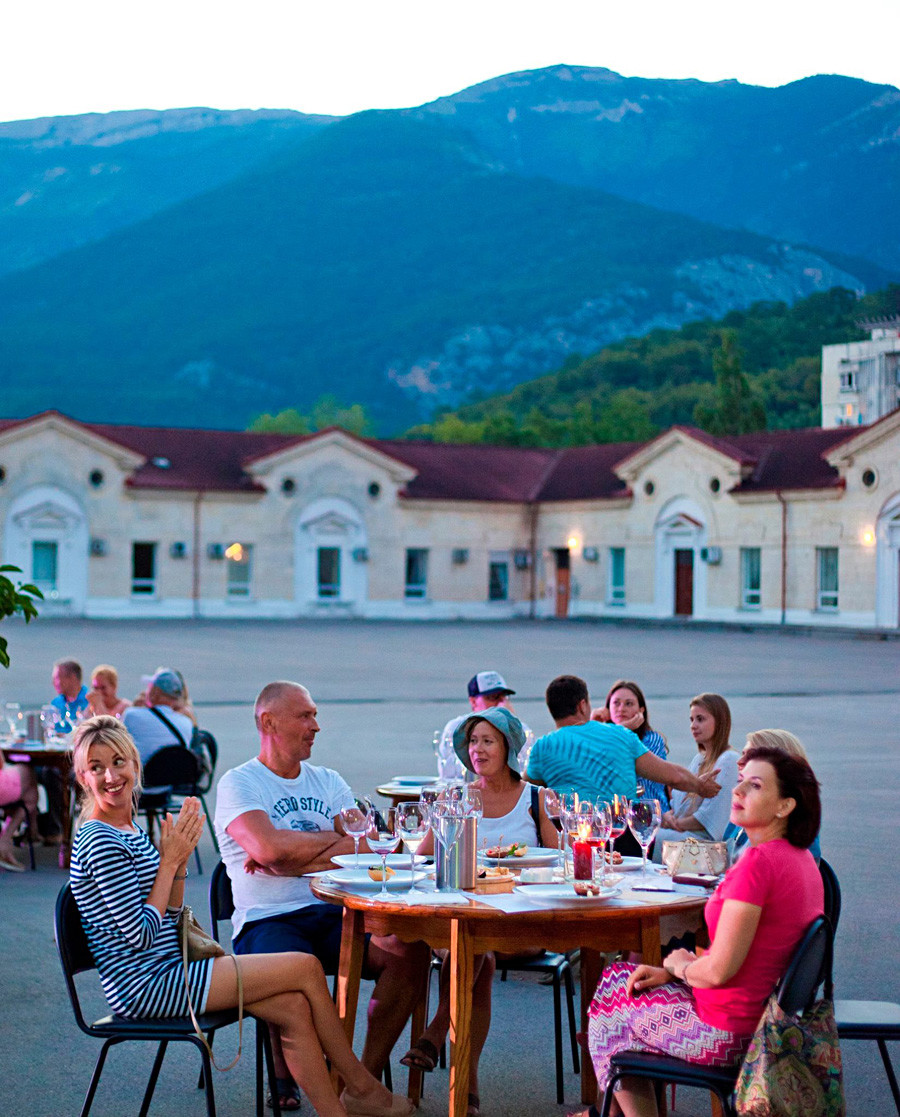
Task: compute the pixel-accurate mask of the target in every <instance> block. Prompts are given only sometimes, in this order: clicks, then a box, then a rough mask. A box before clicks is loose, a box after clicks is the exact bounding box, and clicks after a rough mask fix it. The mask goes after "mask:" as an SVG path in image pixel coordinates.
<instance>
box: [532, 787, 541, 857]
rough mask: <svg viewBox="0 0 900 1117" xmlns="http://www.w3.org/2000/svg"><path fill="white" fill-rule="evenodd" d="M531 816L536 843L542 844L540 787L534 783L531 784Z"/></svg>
mask: <svg viewBox="0 0 900 1117" xmlns="http://www.w3.org/2000/svg"><path fill="white" fill-rule="evenodd" d="M531 817H532V818H533V819H534V826H535V829H536V830H537V836H538V845H540V846H542V845H543V844H544V838H543V835H542V834H541V789H540V788H539V787H538V785H537V784H536V783H533V784H532V785H531Z"/></svg>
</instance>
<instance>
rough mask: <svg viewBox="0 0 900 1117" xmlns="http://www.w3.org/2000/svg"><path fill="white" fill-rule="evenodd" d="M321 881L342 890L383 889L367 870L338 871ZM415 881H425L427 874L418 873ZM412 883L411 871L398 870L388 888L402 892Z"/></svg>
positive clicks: (389, 880)
mask: <svg viewBox="0 0 900 1117" xmlns="http://www.w3.org/2000/svg"><path fill="white" fill-rule="evenodd" d="M407 864H408V862H407ZM319 879H320V880H324V881H325V882H326V884H337V885H340V886H341V888H356V889H365V890H366V891H376V890H379V891H380V889H381V881H380V880H372V878H371V877H370V876H369V874H368V872H367V871H366V870H365V869H336V870H335V871H334V872H333V873H325V875H324V876H322V877H320V878H319ZM415 879H416V880H417V881H420V880H425V879H426V874H425V873H416V876H415ZM412 882H413V876H412V873H411V872H410V871H409V869H396V870H395V871H394V875H393V876H392V877H388V882H387V886H388V889H389V890H390V891H393V892H402V891H403V890H404V889H409V888H410V887H411V885H412Z"/></svg>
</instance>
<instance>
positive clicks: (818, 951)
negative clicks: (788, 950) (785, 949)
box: [777, 915, 832, 1016]
mask: <svg viewBox="0 0 900 1117" xmlns="http://www.w3.org/2000/svg"><path fill="white" fill-rule="evenodd" d="M831 951H832V937H831V925H830V924H829V922H828V920H827V919H826V918H825V917H824V916H822V915H820V916H819V917H818V918H817V919H814V920H813V921H812V923H811V924H810V925H809V927H808V928H807V930H806V933H805V934H804V936H803V938H802V939H801V940H800V944H799V945H798V947H797V949H796V950H795V951H794V955H793V957H792V958H791V961H790V964H789V966H788V968H787V971H786V973H785V975H784V977H783V978H782V979H781V984H780V985H779V987H778V994H777V995H778V1004H779V1006H780V1007H781V1009H782V1010H783V1011H784V1012H786V1013H788V1014H789V1015H791V1016H798V1015H801V1014H802V1013H804V1012H806V1011H807V1009H809V1008H810V1007H811V1006H812V1003H813V1001H814V1000H815V997H816V992H817V991H818V988H819V986H820V985H821V984H822V983H823V982H824V983H825V995H826V997H830V996H831V995H832V992H831Z"/></svg>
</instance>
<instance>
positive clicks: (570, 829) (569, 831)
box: [560, 791, 579, 877]
mask: <svg viewBox="0 0 900 1117" xmlns="http://www.w3.org/2000/svg"><path fill="white" fill-rule="evenodd" d="M560 802H561V804H562V813H561V814H560V821H561V822H562V825H563V834H564V835H565V840H564V845H563V877H567V876H568V873H569V840H570V838H571V837H572V835H573V833H574V831H575V826H576V824H577V821H578V820H577V817H576V816H577V814H578V804H579V798H578V795H577V793H576V792H574V791H565V792H563V794H562V795H561V796H560ZM573 872H574V869H573Z"/></svg>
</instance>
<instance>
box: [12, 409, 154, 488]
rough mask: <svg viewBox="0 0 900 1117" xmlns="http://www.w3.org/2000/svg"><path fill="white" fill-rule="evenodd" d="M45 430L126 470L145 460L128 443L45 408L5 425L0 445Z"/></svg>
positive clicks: (30, 436)
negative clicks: (94, 452) (40, 411)
mask: <svg viewBox="0 0 900 1117" xmlns="http://www.w3.org/2000/svg"><path fill="white" fill-rule="evenodd" d="M47 431H51V432H52V433H54V434H58V435H61V436H62V437H63V438H69V439H71V440H72V441H73V442H78V443H80V444H81V445H82V446H87V447H88V448H90V449H91V450H94V451H96V452H97V453H99V454H102V455H103V456H104V457H106V458H111V459H112V460H113V461H114V462H115V463H116V465H118V466H119V468H120V469H122V470H124V471H125V472H126V473H130V472H132V471H133V470H135V469H138V468H139V467H140V466H142V465H143V464H144V462H145V461H146V458H144V456H143V455H142V454H138V453H136V452H135V451H134V450H130V449H128V447H127V446H122V445H121V444H120V443H118V442H113V440H112V439H110V438H105V437H104V436H103V435H100V434H97V433H95V432H94V431H92V430H89V429H88V428H87V427H85V426H83V425H82V424H81V423H78V422H76V421H75V420H74V419H69V418H68V417H67V416H65V415H62V414H60V413H59V412H58V411H47V412H44V414H42V415H35V416H34V417H32V418H30V419H24V420H23V421H22V422H21V423H17V424H16V425H15V426H12V427H7V429H6V430H5V431H3V432H2V433H0V446H9V445H12V444H14V443H16V442H22V441H25V440H27V439H31V438H34V437H35V436H36V435H40V434H43V433H45V432H47Z"/></svg>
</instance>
